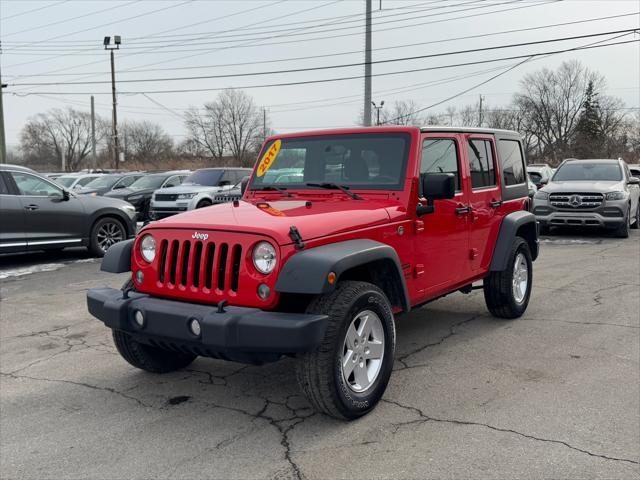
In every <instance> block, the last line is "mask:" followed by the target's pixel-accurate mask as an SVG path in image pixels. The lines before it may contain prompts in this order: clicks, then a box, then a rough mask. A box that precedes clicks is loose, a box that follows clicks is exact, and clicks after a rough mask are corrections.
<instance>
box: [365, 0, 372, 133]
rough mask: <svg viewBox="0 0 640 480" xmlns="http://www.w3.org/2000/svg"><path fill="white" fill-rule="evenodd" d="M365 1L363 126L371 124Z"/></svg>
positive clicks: (368, 27)
mask: <svg viewBox="0 0 640 480" xmlns="http://www.w3.org/2000/svg"><path fill="white" fill-rule="evenodd" d="M366 1H367V12H366V19H365V30H366V31H365V40H364V122H363V123H364V126H365V127H370V126H371V0H366Z"/></svg>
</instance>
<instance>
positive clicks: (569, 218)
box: [533, 159, 640, 238]
mask: <svg viewBox="0 0 640 480" xmlns="http://www.w3.org/2000/svg"><path fill="white" fill-rule="evenodd" d="M639 196H640V179H638V178H636V177H633V176H632V175H631V172H630V171H629V167H628V165H627V164H626V163H625V162H624V161H623V160H576V159H571V160H565V161H564V162H562V164H561V165H560V167H559V168H558V170H557V171H556V173H555V174H554V175H553V177H552V178H551V180H550V181H549V182H548V183H547V184H546V185H545V186H544V187H543V188H542V189H541V190H538V192H537V193H536V194H535V196H534V200H533V213H534V215H535V216H536V219H537V221H538V222H539V224H540V232H541V233H544V232H546V231H548V230H549V228H550V227H553V226H587V227H604V228H610V229H614V230H615V232H616V235H617V236H619V237H622V238H626V237H628V236H629V228H634V229H635V228H638V226H639V225H640V208H638V197H639Z"/></svg>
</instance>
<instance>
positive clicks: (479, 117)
mask: <svg viewBox="0 0 640 480" xmlns="http://www.w3.org/2000/svg"><path fill="white" fill-rule="evenodd" d="M483 101H484V97H483V96H482V94H480V109H479V110H478V126H479V127H482V120H483V118H482V102H483Z"/></svg>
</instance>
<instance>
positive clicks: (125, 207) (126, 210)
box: [120, 205, 136, 218]
mask: <svg viewBox="0 0 640 480" xmlns="http://www.w3.org/2000/svg"><path fill="white" fill-rule="evenodd" d="M120 210H122V211H124V213H126V214H127V215H129V217H131V218H133V217H134V215H135V214H136V207H134V206H133V205H122V206H121V207H120Z"/></svg>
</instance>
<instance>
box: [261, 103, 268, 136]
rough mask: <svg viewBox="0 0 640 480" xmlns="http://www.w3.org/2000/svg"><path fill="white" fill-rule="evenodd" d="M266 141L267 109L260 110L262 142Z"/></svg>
mask: <svg viewBox="0 0 640 480" xmlns="http://www.w3.org/2000/svg"><path fill="white" fill-rule="evenodd" d="M266 139H267V109H266V108H264V107H263V108H262V141H263V142H264V141H265V140H266Z"/></svg>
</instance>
